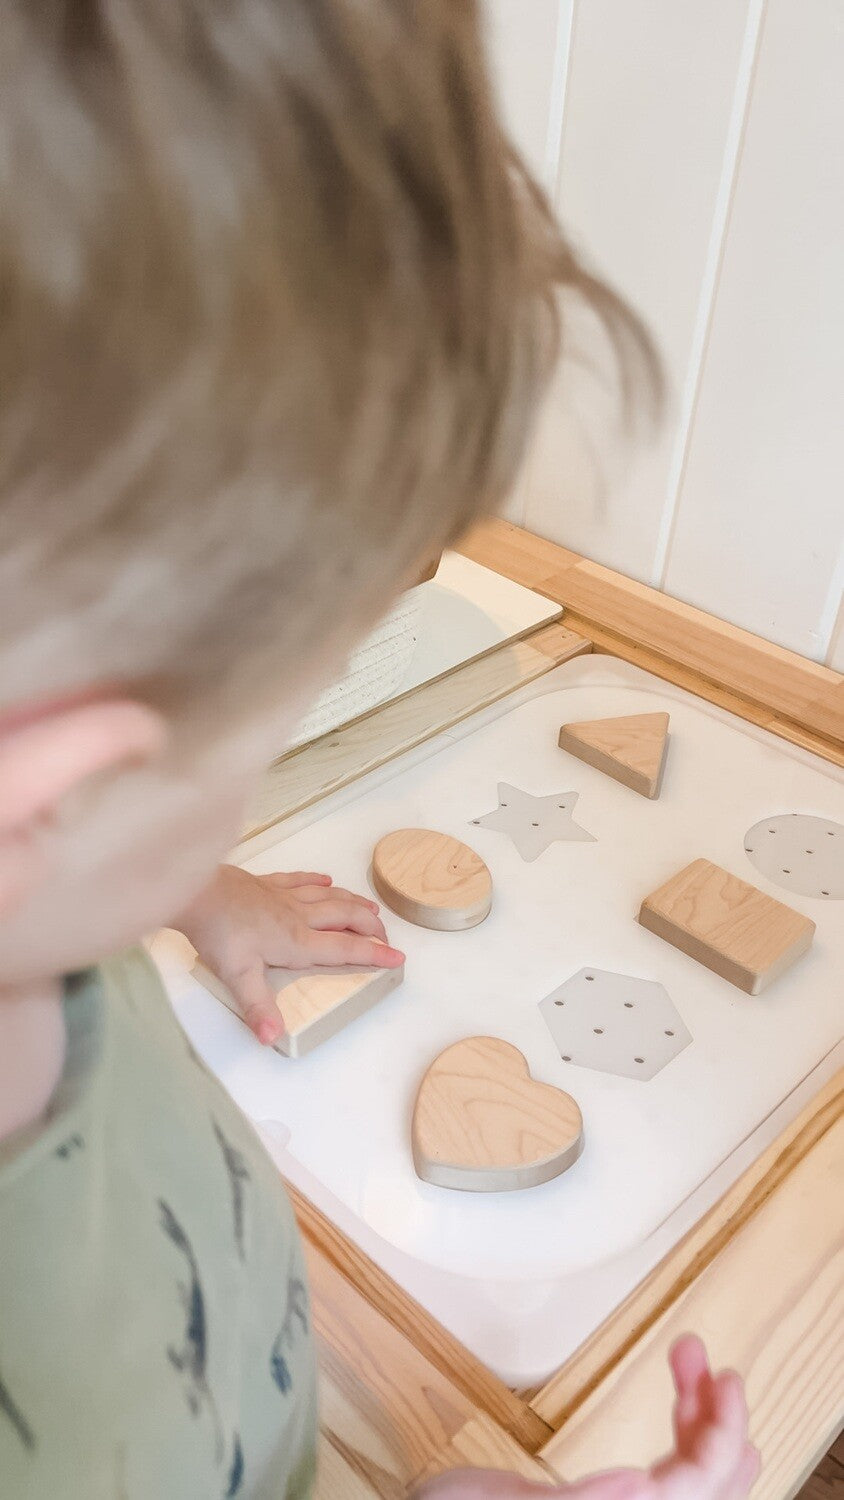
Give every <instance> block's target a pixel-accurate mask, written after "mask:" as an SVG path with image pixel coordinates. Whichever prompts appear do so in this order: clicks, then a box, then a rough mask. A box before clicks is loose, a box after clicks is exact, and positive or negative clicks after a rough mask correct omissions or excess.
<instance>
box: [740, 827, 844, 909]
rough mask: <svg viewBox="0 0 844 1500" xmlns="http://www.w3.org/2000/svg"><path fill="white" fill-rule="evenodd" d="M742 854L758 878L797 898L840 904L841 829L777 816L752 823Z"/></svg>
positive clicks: (843, 871)
mask: <svg viewBox="0 0 844 1500" xmlns="http://www.w3.org/2000/svg"><path fill="white" fill-rule="evenodd" d="M744 852H745V854H746V855H747V857H748V859H749V860H750V863H751V864H752V865H754V866H755V867H756V869H757V870H758V871H759V873H760V875H764V876H765V877H766V878H767V879H768V880H771V881H773V882H774V884H775V885H780V886H782V887H783V888H784V889H785V890H787V891H794V893H795V894H796V895H798V896H813V897H815V898H816V899H817V900H818V901H841V900H844V823H834V822H832V821H831V819H829V818H816V817H814V816H813V815H812V814H810V813H777V814H776V816H774V817H772V818H762V819H761V821H760V822H758V823H754V825H753V827H752V828H751V829H749V830H748V832H747V833H746V834H745V836H744Z"/></svg>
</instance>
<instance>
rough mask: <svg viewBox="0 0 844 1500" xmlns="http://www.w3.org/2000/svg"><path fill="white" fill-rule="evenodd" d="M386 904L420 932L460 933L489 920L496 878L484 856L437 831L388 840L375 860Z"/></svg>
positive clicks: (414, 831)
mask: <svg viewBox="0 0 844 1500" xmlns="http://www.w3.org/2000/svg"><path fill="white" fill-rule="evenodd" d="M371 874H372V884H373V887H374V889H375V890H376V892H377V893H378V895H379V896H380V897H381V900H382V901H384V902H385V903H386V905H387V906H389V907H390V909H391V911H394V912H396V914H397V915H398V916H400V917H404V919H405V921H406V922H414V923H415V924H416V926H417V927H433V928H436V929H437V930H438V931H440V932H459V931H461V930H462V929H464V928H466V927H476V926H477V925H478V923H479V922H482V921H483V920H484V918H485V917H487V916H489V910H490V907H491V905H492V876H491V875H490V873H489V870H488V869H487V867H486V865H485V864H484V862H483V860H482V859H481V857H480V855H479V854H476V853H475V851H474V849H470V848H469V845H468V844H463V843H461V842H460V840H459V839H455V838H452V837H451V836H450V835H449V834H446V833H437V832H436V830H434V829H432V828H399V829H397V830H396V831H395V832H394V833H388V834H385V836H384V838H382V839H379V841H378V843H377V844H376V845H375V850H374V852H373V855H372V872H371Z"/></svg>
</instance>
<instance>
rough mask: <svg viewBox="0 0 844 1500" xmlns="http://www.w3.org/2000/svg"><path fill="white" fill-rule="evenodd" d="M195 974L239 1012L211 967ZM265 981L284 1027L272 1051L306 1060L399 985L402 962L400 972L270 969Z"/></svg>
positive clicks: (198, 968) (353, 967)
mask: <svg viewBox="0 0 844 1500" xmlns="http://www.w3.org/2000/svg"><path fill="white" fill-rule="evenodd" d="M193 972H194V975H195V976H196V978H197V979H198V980H199V981H200V983H201V984H204V985H205V988H206V989H207V990H210V991H211V994H212V995H215V996H216V997H217V999H218V1000H222V1002H223V1004H224V1005H227V1006H228V1008H229V1010H232V1011H234V1013H235V1015H237V1016H239V1015H240V1014H241V1011H240V1007H239V1005H238V1004H237V1002H236V1000H235V999H234V996H233V995H232V994H231V991H230V990H229V989H228V988H227V986H226V985H224V984H223V982H222V980H220V979H218V978H217V976H216V975H215V974H212V973H211V971H210V969H206V967H205V965H204V964H202V963H198V962H197V963H196V964H195V965H194V969H193ZM267 979H268V980H269V983H270V985H271V987H272V989H273V990H274V991H275V997H276V998H275V1003H276V1005H277V1006H278V1009H279V1013H280V1015H281V1019H282V1020H283V1022H284V1027H285V1030H284V1034H283V1035H282V1036H280V1037H279V1039H278V1041H277V1042H276V1043H275V1050H276V1052H282V1053H284V1055H285V1057H304V1055H305V1053H306V1052H311V1051H312V1050H313V1048H314V1047H318V1046H319V1044H320V1042H325V1041H327V1040H328V1038H329V1037H331V1036H334V1034H335V1032H337V1031H341V1030H342V1029H343V1027H344V1026H348V1025H349V1024H350V1023H351V1022H352V1021H356V1020H357V1018H358V1016H362V1015H363V1014H364V1013H365V1012H366V1011H368V1010H370V1009H371V1007H372V1006H373V1005H376V1004H377V1002H378V1001H379V1000H383V998H384V996H385V995H388V994H389V993H390V991H391V990H394V989H395V988H396V986H397V985H399V984H401V982H402V980H403V979H404V964H402V965H401V967H400V968H398V969H368V968H362V967H359V966H358V965H356V964H349V965H347V966H346V967H345V968H336V969H332V968H319V969H272V968H268V969H267Z"/></svg>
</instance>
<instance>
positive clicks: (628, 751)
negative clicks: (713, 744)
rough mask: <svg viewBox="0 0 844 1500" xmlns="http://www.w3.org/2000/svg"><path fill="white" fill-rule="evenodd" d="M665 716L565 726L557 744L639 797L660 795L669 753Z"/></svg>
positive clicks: (667, 721)
mask: <svg viewBox="0 0 844 1500" xmlns="http://www.w3.org/2000/svg"><path fill="white" fill-rule="evenodd" d="M668 724H669V716H668V714H664V713H661V714H625V715H624V717H623V718H620V719H590V720H583V721H581V722H579V723H576V724H564V725H563V726H562V728H561V729H560V739H559V745H560V749H561V750H567V751H568V752H569V754H570V755H576V756H577V758H578V760H584V761H586V763H587V765H590V766H594V767H595V769H596V770H597V771H603V772H604V774H605V775H607V776H612V777H613V778H614V779H615V780H616V781H620V782H621V783H622V784H623V785H624V786H629V787H630V789H631V791H634V792H638V793H639V795H640V796H641V797H649V798H651V799H653V798H655V797H658V796H659V790H660V787H661V785H662V774H663V770H664V768H665V757H666V753H667V750H668Z"/></svg>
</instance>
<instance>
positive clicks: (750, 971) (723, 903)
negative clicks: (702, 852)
mask: <svg viewBox="0 0 844 1500" xmlns="http://www.w3.org/2000/svg"><path fill="white" fill-rule="evenodd" d="M639 921H640V922H641V924H642V926H643V927H646V928H647V929H648V931H649V932H654V933H656V935H657V937H661V938H664V939H665V941H666V942H667V943H671V944H672V945H673V947H675V948H679V949H680V950H681V952H683V953H687V954H688V955H689V957H690V958H694V959H697V961H698V963H701V964H705V965H706V967H707V968H708V969H712V971H713V972H714V973H715V974H719V975H720V976H721V978H722V979H727V980H729V982H730V984H734V985H737V986H738V988H739V989H740V990H744V991H745V993H746V994H748V995H758V994H759V993H760V991H762V990H764V989H765V988H766V986H767V985H769V984H771V983H773V981H774V980H775V979H776V978H777V977H778V976H779V975H780V974H782V973H783V972H784V971H785V970H786V969H788V968H790V967H791V965H792V964H793V963H795V962H796V960H797V959H798V958H800V957H801V955H802V954H804V953H805V952H806V951H807V949H808V948H809V947H810V946H811V943H812V939H813V938H814V935H815V924H814V922H812V921H811V920H810V919H809V917H804V916H803V915H802V913H801V912H798V911H794V910H793V909H792V907H790V906H785V905H784V904H783V902H782V901H775V900H774V899H773V897H772V896H766V895H765V893H764V891H760V890H757V888H756V886H753V885H749V884H748V883H747V881H746V880H739V878H738V876H737V875H730V874H729V873H728V871H727V870H722V869H721V868H720V866H719V865H713V864H710V862H709V860H707V859H696V860H694V861H693V862H692V864H690V865H687V866H686V868H685V869H684V870H680V871H679V872H678V874H676V875H673V876H672V878H671V879H670V880H668V881H666V883H665V885H663V886H660V888H659V890H658V891H654V892H653V893H652V894H651V895H650V896H646V897H645V899H644V901H643V902H642V906H641V910H640V912H639Z"/></svg>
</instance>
